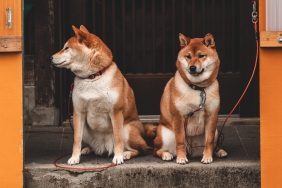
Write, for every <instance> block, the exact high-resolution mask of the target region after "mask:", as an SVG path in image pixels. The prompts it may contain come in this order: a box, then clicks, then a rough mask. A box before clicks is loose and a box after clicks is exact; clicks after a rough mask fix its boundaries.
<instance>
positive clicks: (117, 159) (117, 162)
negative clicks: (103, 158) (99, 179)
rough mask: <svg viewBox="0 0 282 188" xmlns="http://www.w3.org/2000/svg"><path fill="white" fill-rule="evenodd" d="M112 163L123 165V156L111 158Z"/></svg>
mask: <svg viewBox="0 0 282 188" xmlns="http://www.w3.org/2000/svg"><path fill="white" fill-rule="evenodd" d="M113 163H114V164H117V165H119V164H122V163H123V155H122V154H121V155H115V156H114V158H113Z"/></svg>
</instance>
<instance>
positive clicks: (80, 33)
mask: <svg viewBox="0 0 282 188" xmlns="http://www.w3.org/2000/svg"><path fill="white" fill-rule="evenodd" d="M72 30H73V32H74V34H75V37H76V38H77V40H78V41H79V42H82V41H83V40H85V39H86V36H87V33H85V32H83V31H81V30H80V29H78V28H77V27H75V26H72Z"/></svg>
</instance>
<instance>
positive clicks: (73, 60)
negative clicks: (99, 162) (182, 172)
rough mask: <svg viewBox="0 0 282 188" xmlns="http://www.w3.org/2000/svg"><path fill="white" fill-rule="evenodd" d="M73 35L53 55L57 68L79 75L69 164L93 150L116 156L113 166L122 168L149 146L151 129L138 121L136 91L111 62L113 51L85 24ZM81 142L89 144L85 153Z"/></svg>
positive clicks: (73, 96)
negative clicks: (147, 137)
mask: <svg viewBox="0 0 282 188" xmlns="http://www.w3.org/2000/svg"><path fill="white" fill-rule="evenodd" d="M73 31H74V33H75V35H74V36H73V37H71V38H70V39H69V40H68V41H67V42H66V43H65V45H64V47H63V49H62V50H60V51H59V52H57V53H56V54H54V55H53V56H52V62H53V64H54V65H55V66H56V67H59V68H66V69H70V70H71V71H72V72H73V73H74V74H75V80H74V89H73V94H72V99H73V107H74V113H73V125H74V143H73V151H72V156H71V158H70V159H69V160H68V164H70V165H74V164H77V163H79V161H80V155H81V154H87V153H89V152H91V151H93V152H94V153H95V154H98V155H102V154H105V153H106V154H109V155H111V154H114V158H113V160H112V162H113V163H114V164H121V163H123V162H124V160H127V159H131V158H132V157H135V156H137V155H139V154H140V152H141V151H144V150H147V149H148V148H149V147H148V145H147V144H146V142H145V140H144V139H143V137H144V136H145V132H148V131H146V130H145V128H144V127H143V125H142V123H141V122H140V120H139V117H138V113H137V109H136V104H135V99H134V94H133V91H132V89H131V88H130V86H129V84H128V82H127V81H126V79H125V78H124V76H123V75H122V73H121V72H120V70H119V69H118V67H117V65H116V64H115V63H114V62H113V56H112V52H111V50H110V49H109V48H108V47H107V45H106V44H105V43H104V42H103V41H102V40H101V39H100V38H99V37H98V36H96V35H94V34H92V33H90V32H89V31H88V30H87V29H86V28H85V27H84V26H80V28H79V29H78V28H76V27H74V26H73ZM146 127H148V129H149V130H154V129H151V127H150V126H146ZM149 132H150V131H149ZM82 141H83V142H84V143H85V144H86V145H87V147H85V148H83V149H82V148H81V144H82Z"/></svg>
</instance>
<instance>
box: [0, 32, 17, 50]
mask: <svg viewBox="0 0 282 188" xmlns="http://www.w3.org/2000/svg"><path fill="white" fill-rule="evenodd" d="M21 51H22V37H21V36H0V52H21Z"/></svg>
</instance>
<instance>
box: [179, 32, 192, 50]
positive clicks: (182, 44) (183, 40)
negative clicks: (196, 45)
mask: <svg viewBox="0 0 282 188" xmlns="http://www.w3.org/2000/svg"><path fill="white" fill-rule="evenodd" d="M179 43H180V47H181V48H184V47H185V46H187V45H188V44H189V43H190V38H189V37H186V36H185V35H183V34H182V33H179Z"/></svg>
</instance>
